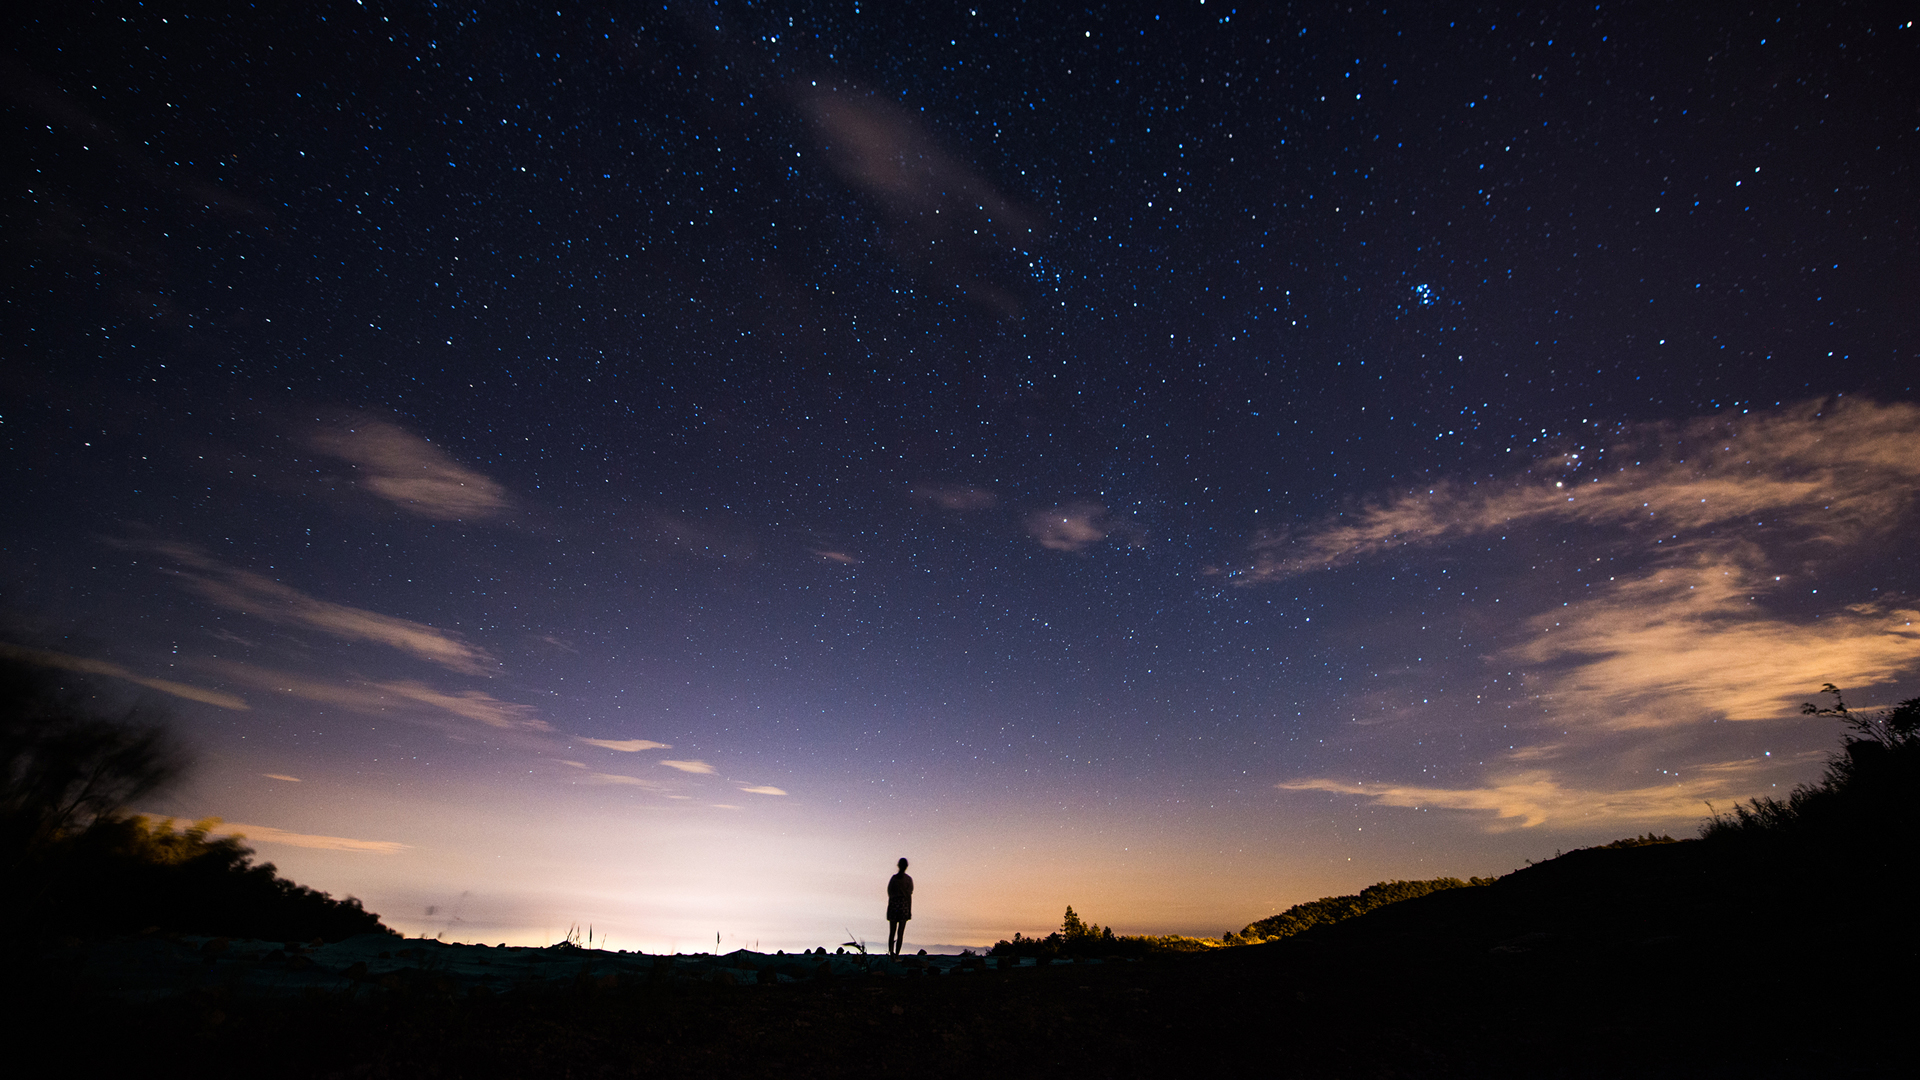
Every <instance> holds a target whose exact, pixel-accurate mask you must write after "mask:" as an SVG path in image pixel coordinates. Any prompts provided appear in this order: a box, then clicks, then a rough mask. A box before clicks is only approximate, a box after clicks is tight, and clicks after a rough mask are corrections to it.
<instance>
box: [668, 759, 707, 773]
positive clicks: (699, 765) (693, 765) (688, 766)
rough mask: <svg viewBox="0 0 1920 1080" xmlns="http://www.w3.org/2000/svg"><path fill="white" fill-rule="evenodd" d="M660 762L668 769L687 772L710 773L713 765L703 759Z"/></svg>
mask: <svg viewBox="0 0 1920 1080" xmlns="http://www.w3.org/2000/svg"><path fill="white" fill-rule="evenodd" d="M660 764H662V765H665V766H666V767H667V768H669V769H679V770H680V771H681V772H687V773H710V772H712V771H713V766H711V765H709V764H707V763H706V762H704V761H662V762H661V763H660Z"/></svg>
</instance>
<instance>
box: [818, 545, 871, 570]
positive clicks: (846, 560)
mask: <svg viewBox="0 0 1920 1080" xmlns="http://www.w3.org/2000/svg"><path fill="white" fill-rule="evenodd" d="M814 554H815V555H818V556H820V557H821V558H823V559H825V560H827V561H828V562H836V563H840V564H842V565H844V566H859V565H860V560H859V559H857V558H854V557H853V556H852V555H849V554H847V553H846V552H844V551H825V550H819V549H816V550H815V551H814Z"/></svg>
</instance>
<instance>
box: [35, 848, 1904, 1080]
mask: <svg viewBox="0 0 1920 1080" xmlns="http://www.w3.org/2000/svg"><path fill="white" fill-rule="evenodd" d="M1907 854H1908V853H1907V852H1904V851H1895V850H1887V851H1873V850H1870V849H1869V850H1859V849H1857V846H1856V849H1854V850H1826V851H1819V852H1814V851H1807V850H1798V851H1793V852H1786V851H1782V850H1780V849H1779V848H1778V846H1777V845H1775V846H1772V847H1768V848H1766V849H1764V850H1763V849H1761V848H1759V847H1742V846H1741V845H1738V844H1718V845H1716V844H1711V843H1707V842H1703V841H1690V842H1684V843H1674V844H1661V845H1653V846H1647V847H1636V848H1626V849H1611V850H1606V849H1592V850H1586V851H1578V852H1573V853H1570V854H1568V855H1565V856H1562V857H1560V858H1557V859H1554V860H1552V861H1551V862H1547V863H1542V864H1540V865H1538V866H1533V867H1529V868H1527V869H1525V870H1522V871H1520V872H1518V873H1515V874H1512V875H1509V876H1508V877H1506V878H1503V879H1501V880H1500V881H1499V882H1497V883H1495V884H1494V885H1491V886H1488V887H1484V888H1474V889H1458V890H1453V891H1449V892H1442V893H1435V894H1433V895H1430V896H1426V897H1422V898H1420V899H1418V900H1411V901H1407V902H1404V903H1400V904H1396V905H1393V906H1390V907H1386V908H1382V909H1380V910H1378V911H1375V912H1373V913H1371V914H1368V915H1366V916H1363V917H1361V918H1357V919H1353V920H1351V921H1348V922H1345V923H1341V924H1339V925H1335V926H1328V927H1321V928H1317V929H1315V930H1312V931H1309V932H1307V933H1305V934H1301V935H1299V936H1298V937H1295V938H1291V939H1288V940H1286V941H1282V942H1277V943H1272V944H1268V945H1259V946H1246V947H1241V948H1234V949H1224V950H1219V951H1216V952H1212V953H1206V954H1199V955H1186V956H1168V957H1163V958H1150V959H1146V960H1140V961H1131V962H1108V963H1100V964H1086V963H1076V964H1062V965H1054V966H1049V967H1039V968H1032V967H1029V968H1020V969H1015V970H1009V971H999V970H992V969H987V970H977V969H968V970H962V971H954V972H952V973H949V974H946V975H940V976H933V975H928V974H921V973H918V972H914V973H910V974H891V975H886V974H865V973H854V972H850V971H848V970H847V966H846V965H830V967H839V968H840V969H841V971H840V973H837V974H836V973H826V974H823V975H822V976H820V977H812V976H809V977H806V978H803V979H801V980H800V981H786V980H778V979H775V980H773V981H771V982H770V983H768V984H762V983H760V982H759V981H757V980H744V979H743V980H740V981H739V984H738V985H728V984H727V983H728V981H729V980H727V979H719V980H717V981H716V980H715V979H712V978H705V977H702V978H694V977H689V976H688V974H687V973H686V972H685V971H684V970H681V971H677V972H676V971H671V970H668V971H662V972H661V973H659V974H657V975H656V974H654V973H653V972H652V971H651V970H649V971H647V972H646V973H644V974H636V973H635V972H634V971H632V970H626V971H624V972H610V973H607V974H594V975H589V976H583V977H577V978H573V979H570V980H565V979H563V980H547V981H544V982H541V983H540V984H538V985H534V984H532V983H529V984H528V985H527V986H526V988H524V989H512V990H508V991H506V992H500V991H497V990H495V989H492V988H490V987H487V986H483V985H480V984H478V983H476V982H474V981H472V980H466V979H463V978H461V977H460V975H459V974H458V972H456V971H451V970H447V969H442V970H439V971H435V970H431V965H427V966H426V967H425V968H408V969H405V970H402V971H400V972H397V973H391V974H389V975H387V976H383V977H378V978H375V977H369V976H368V975H367V974H366V973H365V972H364V971H362V972H343V973H342V974H341V977H340V979H339V982H338V984H337V988H333V989H329V988H326V987H324V986H322V987H310V988H306V989H302V990H299V991H298V992H295V993H285V992H282V993H279V994H270V993H262V992H258V991H255V990H249V989H245V988H230V989H222V988H221V986H220V985H218V984H217V983H215V984H214V985H211V986H209V985H207V982H206V981H205V980H201V981H200V985H199V986H197V987H196V988H194V989H191V990H188V991H186V992H173V993H166V992H162V993H159V994H157V995H156V994H155V993H153V988H152V987H151V986H149V987H145V988H142V989H141V990H140V991H139V993H138V994H135V993H133V992H132V991H133V988H131V987H128V986H121V985H108V984H111V983H114V982H115V979H114V978H112V977H107V978H103V977H101V976H100V975H99V974H98V968H97V967H88V966H86V965H84V964H82V963H80V962H78V961H77V960H75V959H74V958H75V956H76V955H77V946H75V945H74V944H73V943H65V944H63V943H59V942H51V943H47V944H44V945H41V946H38V947H34V950H33V951H29V952H26V953H22V952H19V951H16V953H15V955H14V956H13V958H12V959H11V960H10V962H9V963H8V964H7V965H6V970H5V978H6V985H7V989H8V1000H7V1001H6V1002H5V1003H4V1006H5V1016H6V1017H7V1020H6V1025H7V1026H8V1027H9V1028H13V1029H14V1030H13V1031H12V1032H11V1033H10V1035H9V1046H10V1047H12V1048H14V1049H15V1052H16V1053H19V1052H22V1051H25V1050H28V1049H30V1048H31V1049H32V1051H33V1056H34V1057H43V1056H44V1057H49V1058H51V1059H52V1060H51V1063H57V1064H55V1067H56V1068H57V1069H58V1071H59V1072H61V1073H63V1074H67V1075H148V1074H151V1073H153V1072H155V1071H156V1067H160V1066H162V1065H163V1064H167V1063H171V1064H176V1065H184V1066H186V1067H190V1068H192V1069H193V1070H194V1071H195V1073H196V1074H198V1075H213V1076H217V1075H259V1074H270V1075H275V1076H344V1077H385V1076H395V1077H399V1076H407V1077H414V1076H443V1077H457V1076H580V1077H588V1076H630V1075H631V1076H647V1075H709V1074H713V1075H717V1074H720V1073H721V1072H723V1071H725V1072H728V1073H735V1072H737V1073H739V1074H741V1075H768V1076H794V1075H799V1076H842V1075H852V1076H859V1075H899V1074H901V1073H903V1072H910V1073H913V1074H918V1075H934V1076H946V1075H954V1076H960V1075H968V1076H982V1075H985V1076H1006V1075H1014V1076H1030V1075H1031V1076H1037V1075H1091V1076H1144V1075H1161V1074H1191V1073H1193V1072H1195V1071H1196V1070H1221V1071H1231V1072H1235V1073H1240V1072H1252V1073H1255V1074H1257V1075H1269V1076H1364V1077H1391V1076H1475V1077H1483V1076H1527V1077H1536V1076H1548V1077H1551V1076H1566V1077H1585V1076H1674V1077H1703V1076H1726V1077H1735V1076H1738V1077H1769V1076H1781V1077H1789V1076H1791V1077H1798V1076H1823V1077H1824V1076H1885V1075H1896V1074H1898V1075H1909V1074H1910V1073H1909V1070H1910V1068H1911V1064H1910V1063H1909V1062H1907V1061H1906V1057H1907V1044H1908V1042H1909V1038H1910V1037H1909V1034H1908V1029H1909V1028H1910V1026H1911V1023H1912V1020H1913V1006H1914V1004H1915V994H1914V990H1913V978H1914V972H1915V968H1914V960H1915V958H1916V949H1915V944H1916V936H1915V932H1914V928H1913V920H1912V914H1911V908H1910V904H1909V901H1908V900H1907V895H1906V892H1905V888H1906V886H1905V877H1906V875H1905V874H1904V873H1902V872H1900V871H1901V868H1902V867H1904V865H1905V864H1906V862H1907V861H1908V859H1907V857H1906V856H1907ZM137 944H138V943H137V942H133V941H128V942H126V943H125V947H127V948H133V947H136V946H137ZM111 947H112V946H106V945H101V944H98V943H96V944H93V945H90V946H88V948H91V949H94V950H99V949H102V948H111ZM395 947H396V949H398V948H403V947H405V943H404V942H402V941H400V940H399V939H395ZM293 962H294V963H296V964H297V963H299V961H298V960H295V961H293ZM209 970H211V967H210V968H209ZM788 970H789V971H790V972H791V971H792V970H793V969H791V968H789V969H788ZM895 970H898V969H895ZM89 972H92V974H89ZM610 976H611V977H610ZM769 978H771V976H769ZM42 1051H44V1054H43V1053H42Z"/></svg>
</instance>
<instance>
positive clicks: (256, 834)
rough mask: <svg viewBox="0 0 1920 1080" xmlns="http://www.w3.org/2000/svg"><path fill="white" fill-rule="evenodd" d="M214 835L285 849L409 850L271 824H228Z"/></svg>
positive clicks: (372, 852)
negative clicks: (279, 845)
mask: <svg viewBox="0 0 1920 1080" xmlns="http://www.w3.org/2000/svg"><path fill="white" fill-rule="evenodd" d="M214 834H215V835H217V836H239V837H241V838H243V839H246V840H249V841H252V842H254V843H259V844H285V845H287V846H288V847H302V848H316V849H319V850H321V851H363V852H366V853H368V854H370V855H398V854H399V853H400V852H402V851H408V850H411V849H412V846H413V845H411V844H402V843H399V842H397V841H394V840H357V839H355V838H353V837H350V836H316V835H314V834H312V833H297V832H288V831H287V830H285V829H276V828H274V827H273V826H271V825H242V824H240V823H239V822H234V821H229V822H226V823H224V824H222V825H220V826H218V827H217V828H215V829H214Z"/></svg>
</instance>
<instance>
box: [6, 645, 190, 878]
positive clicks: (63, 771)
mask: <svg viewBox="0 0 1920 1080" xmlns="http://www.w3.org/2000/svg"><path fill="white" fill-rule="evenodd" d="M169 720H170V717H169V715H168V714H167V713H166V711H165V710H163V709H161V708H159V707H157V706H155V705H153V704H152V703H151V702H148V701H144V700H142V701H136V702H134V703H132V704H130V705H126V706H122V707H118V708H115V707H113V706H111V705H109V704H107V703H106V701H105V699H103V698H102V696H101V695H99V694H98V693H96V692H93V691H91V689H90V688H88V687H86V685H85V684H84V683H75V684H63V681H62V680H61V679H60V678H58V677H56V676H55V675H54V674H53V673H52V672H49V671H47V670H46V669H44V668H39V667H34V666H32V665H29V664H27V663H25V662H24V661H21V660H18V659H15V658H12V657H6V656H0V843H4V844H5V845H6V846H7V847H8V848H10V849H13V850H15V851H22V850H27V849H32V848H35V847H40V846H44V845H45V844H48V843H51V842H54V841H57V840H60V839H62V838H65V837H70V836H73V835H76V834H78V833H82V832H85V831H86V830H87V829H89V828H91V827H93V826H94V825H96V824H98V823H100V822H104V821H111V820H113V819H116V818H118V817H121V816H123V815H124V814H125V812H126V810H127V808H128V806H129V805H131V804H132V803H133V802H134V801H135V800H137V799H141V798H144V797H146V796H148V795H151V794H153V793H154V792H157V791H160V790H162V789H163V788H165V787H167V786H168V785H170V784H172V783H173V782H175V781H176V780H178V779H179V778H180V777H181V775H183V774H184V772H185V771H186V755H185V753H184V752H183V750H182V748H181V746H180V744H179V742H178V740H177V739H176V738H175V737H174V736H173V734H172V733H171V731H170V730H169V729H168V722H169Z"/></svg>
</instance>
